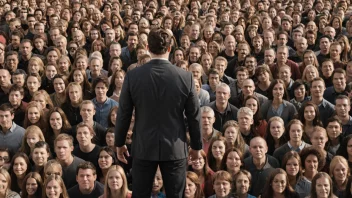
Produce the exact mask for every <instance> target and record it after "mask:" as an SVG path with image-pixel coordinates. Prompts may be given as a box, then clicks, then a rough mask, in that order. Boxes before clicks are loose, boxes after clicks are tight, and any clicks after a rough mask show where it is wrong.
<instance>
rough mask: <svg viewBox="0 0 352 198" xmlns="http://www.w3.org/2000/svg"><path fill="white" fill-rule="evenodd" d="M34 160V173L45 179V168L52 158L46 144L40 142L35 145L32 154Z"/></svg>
mask: <svg viewBox="0 0 352 198" xmlns="http://www.w3.org/2000/svg"><path fill="white" fill-rule="evenodd" d="M31 154H32V155H31V156H32V160H33V162H34V166H33V167H32V168H33V171H35V172H37V173H39V174H40V175H41V176H42V177H44V166H45V164H46V163H47V162H48V160H49V158H50V157H51V152H50V148H49V145H48V144H47V143H46V142H43V141H39V142H37V143H36V144H35V145H34V148H33V151H32V153H31Z"/></svg>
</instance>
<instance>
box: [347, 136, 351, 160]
mask: <svg viewBox="0 0 352 198" xmlns="http://www.w3.org/2000/svg"><path fill="white" fill-rule="evenodd" d="M347 153H348V156H349V157H352V139H350V140H349V141H348V142H347Z"/></svg>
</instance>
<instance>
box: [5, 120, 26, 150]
mask: <svg viewBox="0 0 352 198" xmlns="http://www.w3.org/2000/svg"><path fill="white" fill-rule="evenodd" d="M24 132H25V130H24V128H22V127H20V126H18V125H17V124H15V123H14V122H12V126H11V128H10V130H9V131H6V132H4V131H2V130H1V128H0V145H1V146H2V147H5V148H8V149H9V151H10V154H12V155H13V154H15V153H16V152H17V151H18V149H19V148H20V147H21V144H22V139H23V136H24Z"/></svg>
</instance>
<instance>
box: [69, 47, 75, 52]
mask: <svg viewBox="0 0 352 198" xmlns="http://www.w3.org/2000/svg"><path fill="white" fill-rule="evenodd" d="M69 50H72V51H75V50H77V48H76V47H70V48H69Z"/></svg>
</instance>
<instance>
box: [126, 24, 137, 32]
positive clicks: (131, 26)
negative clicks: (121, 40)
mask: <svg viewBox="0 0 352 198" xmlns="http://www.w3.org/2000/svg"><path fill="white" fill-rule="evenodd" d="M128 32H129V33H130V32H133V33H136V34H137V33H138V25H137V24H133V25H130V28H129V29H128Z"/></svg>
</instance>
